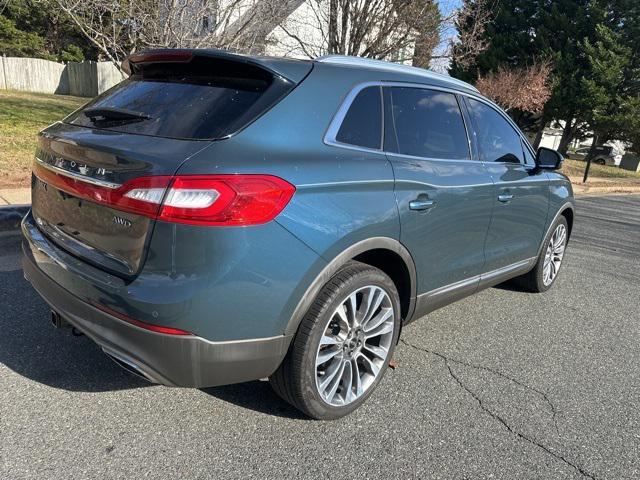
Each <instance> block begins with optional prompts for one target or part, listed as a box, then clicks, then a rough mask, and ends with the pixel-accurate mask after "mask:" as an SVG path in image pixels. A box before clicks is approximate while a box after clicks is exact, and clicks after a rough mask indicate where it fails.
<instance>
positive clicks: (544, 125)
mask: <svg viewBox="0 0 640 480" xmlns="http://www.w3.org/2000/svg"><path fill="white" fill-rule="evenodd" d="M545 128H547V121H546V120H545V119H544V117H543V118H541V119H540V127H539V128H538V131H537V132H536V136H535V138H534V139H533V148H535V149H536V150H537V149H538V147H540V142H542V135H544V129H545Z"/></svg>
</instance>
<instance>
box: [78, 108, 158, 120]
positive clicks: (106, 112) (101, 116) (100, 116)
mask: <svg viewBox="0 0 640 480" xmlns="http://www.w3.org/2000/svg"><path fill="white" fill-rule="evenodd" d="M82 113H83V114H84V115H85V116H86V117H88V118H90V119H91V120H92V121H93V122H140V121H142V120H149V119H150V118H151V116H150V115H147V114H146V113H141V112H135V111H133V110H127V109H126V108H117V107H93V108H86V109H85V110H83V111H82Z"/></svg>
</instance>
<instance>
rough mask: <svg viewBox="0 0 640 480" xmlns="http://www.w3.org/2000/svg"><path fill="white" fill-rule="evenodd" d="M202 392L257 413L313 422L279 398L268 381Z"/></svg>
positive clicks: (214, 388)
mask: <svg viewBox="0 0 640 480" xmlns="http://www.w3.org/2000/svg"><path fill="white" fill-rule="evenodd" d="M201 390H202V391H203V392H205V393H207V394H208V395H211V396H212V397H216V398H218V399H220V400H223V401H225V402H228V403H232V404H234V405H237V406H239V407H242V408H246V409H248V410H253V411H255V412H259V413H264V414H267V415H273V416H277V417H284V418H291V419H294V420H311V419H310V418H309V417H307V416H305V415H303V414H302V413H300V412H299V411H298V410H296V409H295V408H293V407H292V406H291V405H289V404H288V403H287V402H285V401H284V400H282V399H281V398H280V397H278V395H276V393H275V392H274V391H273V390H272V389H271V387H270V386H269V382H267V381H257V380H256V381H254V382H246V383H237V384H234V385H225V386H222V387H210V388H203V389H201Z"/></svg>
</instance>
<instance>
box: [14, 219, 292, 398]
mask: <svg viewBox="0 0 640 480" xmlns="http://www.w3.org/2000/svg"><path fill="white" fill-rule="evenodd" d="M23 232H24V233H25V240H24V242H25V243H24V244H23V251H24V256H23V269H24V275H25V278H26V279H27V280H29V281H30V282H31V284H32V285H33V287H34V288H35V289H36V291H37V292H38V293H39V294H40V295H41V296H42V298H43V299H44V300H45V301H46V302H47V303H48V304H49V305H50V306H51V308H52V309H53V310H55V311H56V312H57V313H59V314H60V315H61V316H62V317H63V318H64V319H65V320H66V321H68V322H69V323H70V324H72V325H73V326H75V327H76V328H77V329H78V330H80V331H81V332H83V333H84V334H85V335H87V336H88V337H89V338H91V339H92V340H93V341H95V342H96V343H97V344H98V345H100V346H101V347H102V349H103V350H104V351H105V352H106V353H108V354H109V355H111V356H113V357H115V358H116V359H117V360H118V361H119V362H121V363H123V364H126V365H128V366H129V367H133V368H134V369H135V370H137V371H138V373H140V374H141V375H143V376H144V377H146V378H147V379H149V380H150V381H153V382H156V383H161V384H164V385H170V386H179V387H196V388H200V387H210V386H216V385H225V384H231V383H238V382H244V381H250V380H256V379H259V378H264V377H267V376H269V375H271V374H272V373H273V372H274V371H275V370H276V369H277V368H278V366H279V365H280V362H281V361H282V359H283V358H284V356H285V354H286V352H287V348H288V346H289V342H290V340H291V337H289V336H283V335H280V336H276V337H270V338H260V339H250V340H237V341H223V342H212V341H209V340H206V339H204V338H201V337H198V336H182V335H166V334H162V333H156V332H151V331H148V330H146V329H142V328H139V327H137V326H135V325H132V324H129V323H127V322H125V321H123V320H120V319H119V318H116V317H114V316H112V315H109V314H108V313H106V312H103V311H102V310H99V309H97V308H95V307H93V306H92V305H90V304H88V303H86V302H84V301H82V300H81V299H79V298H78V297H76V296H75V295H73V294H72V293H70V292H69V291H68V290H66V289H64V288H63V287H61V286H60V285H58V284H57V283H56V282H55V281H54V280H52V279H51V278H50V277H49V276H48V275H46V274H45V273H44V272H43V271H42V270H41V268H40V267H39V266H38V263H39V262H40V261H41V260H43V259H40V260H36V259H35V258H34V255H33V252H34V251H37V252H38V253H37V254H38V255H39V256H44V257H47V256H48V255H47V252H46V248H47V245H46V244H41V242H39V241H38V239H35V238H33V237H32V236H30V235H29V232H28V230H27V231H25V229H24V228H23ZM49 247H50V246H49ZM50 248H51V247H50ZM47 260H48V261H49V262H51V261H56V259H55V255H52V256H51V257H50V258H48V259H47ZM45 261H46V260H45Z"/></svg>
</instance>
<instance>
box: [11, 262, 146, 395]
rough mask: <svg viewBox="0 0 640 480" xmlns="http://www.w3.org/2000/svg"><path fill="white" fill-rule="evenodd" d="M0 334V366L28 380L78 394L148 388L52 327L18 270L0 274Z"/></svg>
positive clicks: (94, 348)
mask: <svg viewBox="0 0 640 480" xmlns="http://www.w3.org/2000/svg"><path fill="white" fill-rule="evenodd" d="M5 258H6V257H5ZM0 331H1V332H2V335H0V363H2V364H4V365H6V366H7V367H8V368H9V369H11V370H13V371H14V372H16V373H17V374H19V375H22V376H24V377H26V378H29V379H31V380H33V381H36V382H39V383H42V384H45V385H48V386H51V387H54V388H60V389H64V390H70V391H83V392H103V391H113V390H124V389H130V388H140V387H146V386H152V385H151V384H149V383H147V382H146V381H145V380H142V379H139V378H137V377H135V376H134V375H131V374H129V373H127V372H125V371H124V370H122V369H121V368H120V367H119V366H117V365H116V364H115V363H114V362H113V361H112V360H110V359H109V358H108V357H107V356H106V355H105V354H104V353H102V350H100V348H99V347H98V346H97V345H96V344H94V343H93V342H92V341H91V340H89V339H88V338H86V337H76V336H73V335H72V334H71V329H68V328H65V329H56V328H54V327H53V325H52V324H51V321H50V310H49V307H48V306H47V304H46V303H45V302H44V301H43V300H42V299H41V298H40V296H39V295H38V294H37V293H36V291H35V290H34V289H33V288H32V287H31V285H30V284H29V283H28V282H27V281H26V280H25V279H24V278H23V276H22V270H21V269H10V270H9V271H6V270H5V271H3V270H2V269H0Z"/></svg>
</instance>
